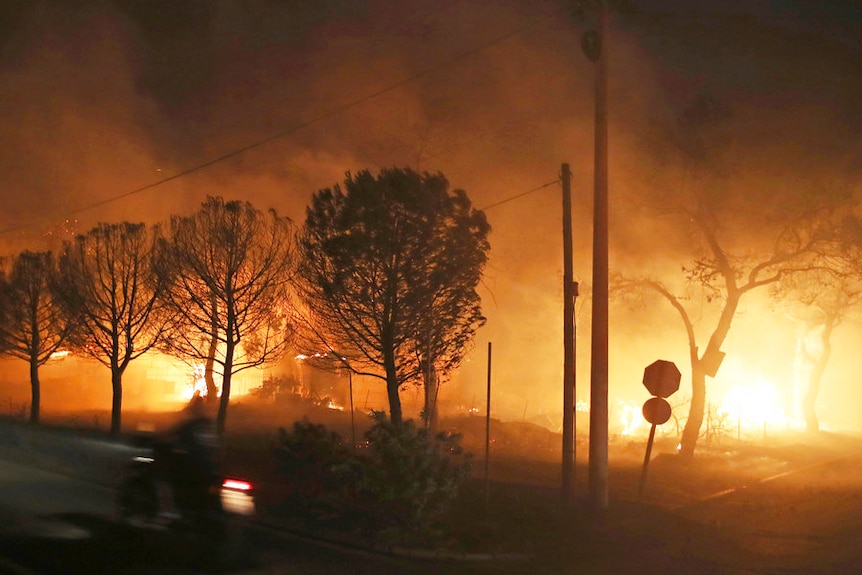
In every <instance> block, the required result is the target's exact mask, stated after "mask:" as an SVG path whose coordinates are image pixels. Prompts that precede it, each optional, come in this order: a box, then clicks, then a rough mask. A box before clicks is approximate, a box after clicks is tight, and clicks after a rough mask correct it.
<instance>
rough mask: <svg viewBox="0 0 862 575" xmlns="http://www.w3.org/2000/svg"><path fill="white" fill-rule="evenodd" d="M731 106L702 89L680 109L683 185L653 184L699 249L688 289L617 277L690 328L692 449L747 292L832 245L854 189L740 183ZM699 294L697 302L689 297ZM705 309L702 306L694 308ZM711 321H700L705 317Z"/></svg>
mask: <svg viewBox="0 0 862 575" xmlns="http://www.w3.org/2000/svg"><path fill="white" fill-rule="evenodd" d="M731 116H732V114H731V111H730V110H728V109H727V108H725V107H723V106H722V105H721V104H720V103H719V102H716V101H714V100H713V99H711V98H708V97H701V98H699V99H697V100H696V101H695V102H694V103H693V105H692V106H691V107H690V108H689V109H688V110H687V111H686V113H685V114H684V116H683V118H682V123H681V126H682V128H683V129H682V131H681V134H679V135H678V141H677V145H678V150H677V151H678V152H679V153H680V162H681V163H682V165H683V166H684V168H683V173H684V174H685V177H684V178H683V181H684V189H682V190H669V189H667V188H661V189H657V190H654V192H655V194H656V195H655V197H653V198H651V200H652V201H653V203H654V205H656V206H660V210H661V212H662V214H663V215H664V216H675V222H676V223H677V224H678V225H682V226H685V227H686V229H688V230H689V231H690V236H689V238H690V239H689V242H688V247H689V249H690V250H691V253H692V255H693V258H692V259H691V260H690V261H689V263H687V264H685V265H684V266H683V273H684V274H685V275H684V277H685V282H686V285H687V287H688V289H689V290H692V292H694V293H692V292H689V293H677V292H675V291H674V290H673V289H672V288H670V287H668V285H667V284H666V282H664V281H661V280H659V279H656V278H654V277H634V275H630V276H629V277H628V278H618V279H617V280H616V281H615V286H616V289H625V288H633V287H638V286H639V287H648V288H650V289H652V290H654V292H655V293H658V294H659V295H660V296H661V297H663V298H664V299H665V300H667V301H668V303H670V304H671V306H672V307H673V309H674V310H675V311H676V312H677V314H678V315H679V317H680V319H681V320H682V324H683V326H684V328H685V333H686V338H687V342H688V350H689V361H690V364H691V378H692V381H691V384H692V396H691V404H690V411H689V417H688V419H687V420H686V424H685V428H684V430H683V433H682V439H681V442H680V443H681V447H680V453H681V455H683V456H685V457H691V456H692V455H693V454H694V450H695V446H696V444H697V440H698V437H699V435H700V429H701V425H702V423H703V418H704V410H705V407H706V378H707V377H714V376H715V375H716V373H717V371H718V369H719V367H720V365H721V363H722V361H723V358H724V352H723V351H722V350H721V348H722V345H723V344H724V342H725V340H726V338H727V336H728V333H729V332H730V328H731V325H732V323H733V319H734V317H735V316H736V313H737V310H738V309H739V305H740V302H741V301H742V299H743V298H744V296H745V295H746V294H748V293H750V292H751V291H753V290H756V289H758V288H762V287H766V286H775V285H778V284H779V282H781V281H782V280H784V279H786V278H787V277H788V276H789V275H792V274H797V273H801V272H811V271H813V270H816V269H820V268H821V267H822V266H823V265H824V260H823V259H822V258H823V255H824V254H828V253H831V252H832V251H834V245H835V242H836V241H837V240H838V235H837V234H836V230H837V229H838V228H836V224H837V223H839V221H840V220H839V219H838V218H839V217H840V216H841V214H843V213H846V209H847V208H848V206H850V205H851V204H852V198H851V197H850V196H849V195H848V194H846V193H845V191H844V190H843V189H841V188H840V187H836V188H833V189H830V188H828V186H827V187H823V186H821V187H820V188H818V189H812V187H813V184H811V186H812V187H809V185H797V186H793V187H789V186H787V187H782V188H781V189H780V190H775V189H751V188H749V187H746V186H742V185H735V183H736V182H735V178H736V177H737V176H738V175H739V172H740V170H739V167H740V165H744V162H745V160H747V158H742V157H741V156H740V149H739V148H738V146H737V143H736V137H737V136H736V133H735V132H734V131H733V130H732V129H731V127H730V122H729V118H730V117H731ZM693 295H694V297H695V298H697V296H698V295H699V299H696V301H695V305H696V306H697V307H696V308H694V307H691V299H692V296H693ZM705 308H709V309H710V310H711V312H712V313H714V316H713V315H711V314H710V315H709V316H708V317H715V324H714V325H713V327H712V328H711V331H709V330H707V334H708V340H707V343H706V345H705V347H701V346H700V345H699V341H698V337H699V335H703V332H700V333H699V329H700V328H698V329H696V326H695V321H694V319H695V318H697V315H693V314H695V313H696V314H700V313H702V312H703V310H704V309H705ZM695 309H696V310H697V311H696V312H695V311H694V310H695ZM703 323H704V322H703V321H701V322H700V324H701V325H703Z"/></svg>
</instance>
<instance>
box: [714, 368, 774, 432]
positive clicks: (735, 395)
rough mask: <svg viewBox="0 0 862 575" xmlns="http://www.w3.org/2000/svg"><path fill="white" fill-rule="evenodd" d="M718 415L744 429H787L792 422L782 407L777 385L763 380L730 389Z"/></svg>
mask: <svg viewBox="0 0 862 575" xmlns="http://www.w3.org/2000/svg"><path fill="white" fill-rule="evenodd" d="M718 413H719V414H720V415H726V416H727V417H728V418H729V419H730V420H731V421H734V422H736V423H737V424H739V425H740V426H742V427H757V428H759V427H763V426H764V425H769V426H776V425H777V426H781V427H787V426H788V425H789V424H790V422H791V420H790V418H788V417H787V414H786V412H785V410H784V409H783V408H782V406H781V399H780V395H779V393H778V389H777V388H776V386H775V384H774V383H772V382H771V381H769V380H767V379H763V378H761V379H757V380H755V381H754V382H753V383H751V384H749V385H746V386H742V385H735V386H733V387H732V388H730V390H728V392H727V395H725V397H724V401H722V403H721V405H720V406H719V408H718Z"/></svg>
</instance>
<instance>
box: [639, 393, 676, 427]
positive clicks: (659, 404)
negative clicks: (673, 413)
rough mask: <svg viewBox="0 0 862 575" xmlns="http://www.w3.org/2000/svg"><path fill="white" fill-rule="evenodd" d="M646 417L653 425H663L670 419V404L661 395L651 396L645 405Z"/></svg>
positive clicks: (644, 412)
mask: <svg viewBox="0 0 862 575" xmlns="http://www.w3.org/2000/svg"><path fill="white" fill-rule="evenodd" d="M642 411H643V414H644V419H646V420H647V421H649V422H650V423H652V424H653V425H662V424H663V423H667V420H668V419H670V404H669V403H668V402H667V400H666V399H664V398H661V397H651V398H649V399H648V400H646V403H644V406H643V410H642Z"/></svg>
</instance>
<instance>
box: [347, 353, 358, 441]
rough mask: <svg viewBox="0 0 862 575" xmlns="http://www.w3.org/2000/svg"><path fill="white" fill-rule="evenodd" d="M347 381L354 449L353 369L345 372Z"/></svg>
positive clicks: (351, 436)
mask: <svg viewBox="0 0 862 575" xmlns="http://www.w3.org/2000/svg"><path fill="white" fill-rule="evenodd" d="M347 381H348V384H349V385H350V439H351V441H353V449H356V422H355V420H354V419H353V371H352V370H351V371H348V372H347Z"/></svg>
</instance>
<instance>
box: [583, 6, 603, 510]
mask: <svg viewBox="0 0 862 575" xmlns="http://www.w3.org/2000/svg"><path fill="white" fill-rule="evenodd" d="M586 38H587V37H586V36H585V42H584V49H585V52H587V56H588V57H589V56H590V52H589V51H588V49H587V41H586ZM607 38H608V12H607V7H606V6H605V1H604V0H600V1H599V31H598V38H593V43H595V42H596V40H597V43H598V46H597V47H598V50H597V53H596V51H595V50H593V52H592V53H593V56H594V57H593V58H590V59H591V60H593V62H594V63H595V70H596V72H595V74H596V86H595V89H596V93H595V100H596V101H595V107H596V111H595V113H596V117H595V167H594V172H593V178H594V193H593V198H594V199H593V316H592V342H591V346H592V347H591V350H590V353H591V359H590V462H589V485H590V487H589V490H590V503H591V504H592V506H593V508H594V510H595V511H603V510H605V509H607V506H608V110H607V106H608V105H607V60H608V42H607Z"/></svg>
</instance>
